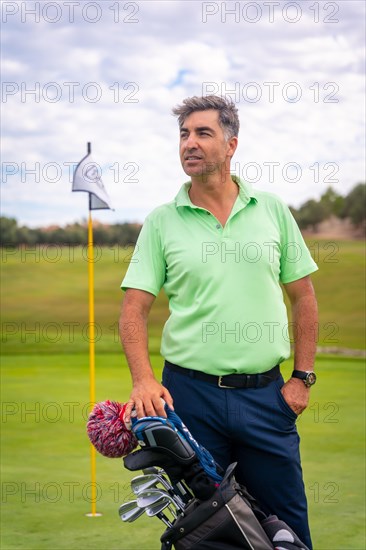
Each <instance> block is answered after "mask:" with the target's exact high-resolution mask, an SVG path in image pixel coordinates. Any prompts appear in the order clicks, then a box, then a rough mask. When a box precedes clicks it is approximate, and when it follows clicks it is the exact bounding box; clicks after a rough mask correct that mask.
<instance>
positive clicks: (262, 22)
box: [1, 0, 365, 227]
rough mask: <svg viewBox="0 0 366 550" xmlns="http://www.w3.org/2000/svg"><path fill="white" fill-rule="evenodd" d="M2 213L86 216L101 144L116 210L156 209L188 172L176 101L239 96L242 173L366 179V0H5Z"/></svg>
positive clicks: (287, 192)
mask: <svg viewBox="0 0 366 550" xmlns="http://www.w3.org/2000/svg"><path fill="white" fill-rule="evenodd" d="M1 8H2V29H3V30H2V41H3V49H2V71H3V84H2V184H1V195H2V215H6V216H12V217H15V218H16V219H17V220H18V222H19V223H21V224H27V225H29V226H33V227H34V226H42V225H48V224H55V223H56V224H61V225H63V224H66V223H69V222H74V221H80V220H82V219H83V218H85V217H86V215H87V195H86V194H84V193H71V181H72V173H73V169H74V166H75V164H76V163H77V162H78V161H79V160H80V159H81V158H82V157H83V156H84V155H85V152H86V143H87V142H88V141H90V142H91V143H92V153H93V159H94V160H95V161H96V162H97V163H98V164H99V166H100V170H101V174H102V179H103V182H104V185H105V187H106V188H107V190H108V193H109V195H110V197H111V200H112V203H113V206H114V209H115V210H114V211H113V212H111V211H98V212H96V213H95V214H94V217H95V218H96V219H99V220H100V221H102V222H105V223H114V222H122V221H143V220H144V218H145V216H146V214H147V213H148V212H149V211H151V210H152V209H153V208H154V207H155V206H157V205H159V204H161V203H163V202H167V201H169V200H171V199H172V198H173V197H174V196H175V194H176V193H177V191H178V189H179V187H180V185H181V184H182V183H183V182H184V181H185V180H186V179H187V178H186V176H185V174H184V172H183V171H182V168H181V166H180V162H179V158H178V132H177V123H176V120H175V119H174V117H173V116H172V115H171V108H172V107H173V106H174V105H176V104H178V103H180V102H181V100H182V99H183V98H185V97H187V96H192V95H205V94H207V93H215V94H218V95H228V96H230V97H231V98H232V99H233V100H234V101H235V102H236V103H237V106H238V109H239V113H240V120H241V131H240V135H239V138H240V139H239V141H240V143H239V147H238V150H237V152H236V154H235V157H234V159H233V170H234V171H235V172H236V173H237V174H239V175H241V176H242V177H243V178H244V179H246V180H247V181H249V182H251V183H252V184H253V185H254V186H255V187H257V188H260V189H262V190H267V191H271V192H275V193H277V194H278V195H279V196H280V197H282V199H284V200H285V201H286V202H287V204H291V205H293V206H299V205H300V204H301V203H303V202H304V201H305V200H307V199H308V198H319V197H320V196H321V194H322V193H323V192H324V191H325V190H326V189H327V187H329V186H332V187H333V188H334V189H336V190H337V191H339V192H340V193H342V194H346V193H347V192H348V191H349V190H350V189H351V188H352V187H353V186H354V185H355V184H356V183H357V182H359V181H362V180H364V177H365V176H364V174H365V163H364V150H365V142H364V121H365V112H364V93H365V90H364V75H363V71H364V62H365V60H364V54H365V51H364V40H365V26H364V21H365V2H364V1H363V0H360V1H358V0H341V1H340V0H338V1H336V2H330V1H315V2H314V1H312V0H311V1H310V0H299V1H297V2H283V1H280V0H277V1H272V0H268V1H262V0H260V1H259V0H258V1H242V2H231V1H230V2H221V1H220V2H201V1H197V0H194V1H189V0H181V1H178V0H177V1H171V0H162V1H157V0H147V1H131V2H130V1H128V2H124V1H116V0H103V1H99V2H89V1H79V2H77V1H66V0H65V1H57V2H56V1H54V2H51V1H50V2H48V1H41V2H32V1H17V2H14V1H13V2H8V1H5V0H4V2H2V5H1Z"/></svg>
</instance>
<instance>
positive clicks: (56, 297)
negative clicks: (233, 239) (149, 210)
mask: <svg viewBox="0 0 366 550" xmlns="http://www.w3.org/2000/svg"><path fill="white" fill-rule="evenodd" d="M308 245H309V248H310V250H311V252H312V255H313V257H314V259H315V260H316V261H317V263H318V265H319V271H318V272H317V273H315V274H314V275H313V281H314V286H315V289H316V292H317V296H318V302H319V312H320V317H319V337H318V344H319V346H322V347H324V346H331V347H343V348H356V349H363V348H364V347H365V330H364V312H365V293H364V287H363V283H364V273H365V259H364V257H365V254H364V253H365V250H364V242H363V241H349V242H348V241H339V242H328V241H314V240H312V241H308ZM130 256H131V253H130V250H127V249H124V248H121V247H113V248H100V247H99V248H97V252H96V262H95V266H94V267H95V321H96V338H97V342H96V344H97V347H98V353H110V352H113V351H115V352H117V353H118V352H119V351H120V344H119V339H118V332H117V320H118V316H119V310H120V303H121V300H122V296H123V294H122V292H121V290H120V288H119V285H120V282H121V280H122V278H123V276H124V273H125V271H126V268H127V266H128V261H129V258H130ZM86 257H87V256H86V252H85V249H83V248H81V247H76V248H68V247H64V248H62V249H61V248H55V247H53V248H52V247H45V248H41V247H38V248H36V249H35V250H34V251H32V250H30V249H22V250H18V251H15V250H12V251H6V250H5V251H4V250H3V251H2V260H3V261H2V270H1V293H2V304H3V311H4V312H5V313H4V314H3V317H2V353H3V354H14V353H22V354H25V353H27V354H28V353H36V354H38V353H41V352H42V353H44V352H45V353H48V354H50V353H56V354H59V353H85V352H87V351H88V345H89V325H88V278H87V262H86ZM50 260H53V261H50ZM167 316H168V304H167V299H166V297H165V294H164V293H163V292H161V293H160V295H159V296H158V298H157V300H156V302H155V304H154V306H153V309H152V312H151V318H150V349H151V351H152V352H153V353H159V347H160V335H161V330H162V326H163V324H164V322H165V320H166V319H167Z"/></svg>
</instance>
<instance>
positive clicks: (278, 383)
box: [275, 376, 298, 420]
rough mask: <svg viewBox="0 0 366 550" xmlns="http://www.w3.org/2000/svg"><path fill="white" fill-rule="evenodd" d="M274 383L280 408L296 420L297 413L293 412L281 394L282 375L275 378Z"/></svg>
mask: <svg viewBox="0 0 366 550" xmlns="http://www.w3.org/2000/svg"><path fill="white" fill-rule="evenodd" d="M275 384H276V390H277V396H278V402H279V405H280V408H281V410H282V411H283V412H284V413H285V414H286V415H287V416H290V417H291V418H292V419H293V420H296V419H297V417H298V416H297V414H296V413H295V411H293V410H292V409H291V407H290V405H289V404H288V403H287V401H286V399H285V398H284V396H283V395H282V392H281V388H282V386H283V385H284V380H283V378H282V376H280V377H279V378H277V380H276V381H275Z"/></svg>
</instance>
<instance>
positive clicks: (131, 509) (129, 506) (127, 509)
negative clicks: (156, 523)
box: [118, 500, 145, 523]
mask: <svg viewBox="0 0 366 550" xmlns="http://www.w3.org/2000/svg"><path fill="white" fill-rule="evenodd" d="M118 513H119V516H120V518H121V520H122V521H127V522H129V523H131V522H132V521H135V520H136V519H137V518H139V517H140V516H142V514H144V513H145V508H141V507H140V506H138V504H137V500H131V501H129V502H124V503H123V504H121V506H120V507H119V510H118Z"/></svg>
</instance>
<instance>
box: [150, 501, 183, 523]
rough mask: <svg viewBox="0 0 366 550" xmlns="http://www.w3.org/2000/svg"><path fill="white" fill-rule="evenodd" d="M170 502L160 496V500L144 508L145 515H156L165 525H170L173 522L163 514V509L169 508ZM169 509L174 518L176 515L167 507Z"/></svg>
mask: <svg viewBox="0 0 366 550" xmlns="http://www.w3.org/2000/svg"><path fill="white" fill-rule="evenodd" d="M169 505H170V502H169V500H168V499H165V498H162V499H161V501H159V502H156V503H155V504H154V505H152V506H149V507H148V508H146V509H145V511H146V515H147V516H149V517H154V516H157V517H158V518H159V519H160V520H161V521H162V522H163V523H165V525H166V526H167V527H172V526H173V524H172V523H171V521H170V520H169V518H168V517H167V516H166V515H165V514H163V510H165V509H166V508H169ZM169 511H170V512H171V513H172V514H173V516H174V518H175V519H176V515H175V513H174V512H172V510H171V509H170V508H169Z"/></svg>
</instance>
